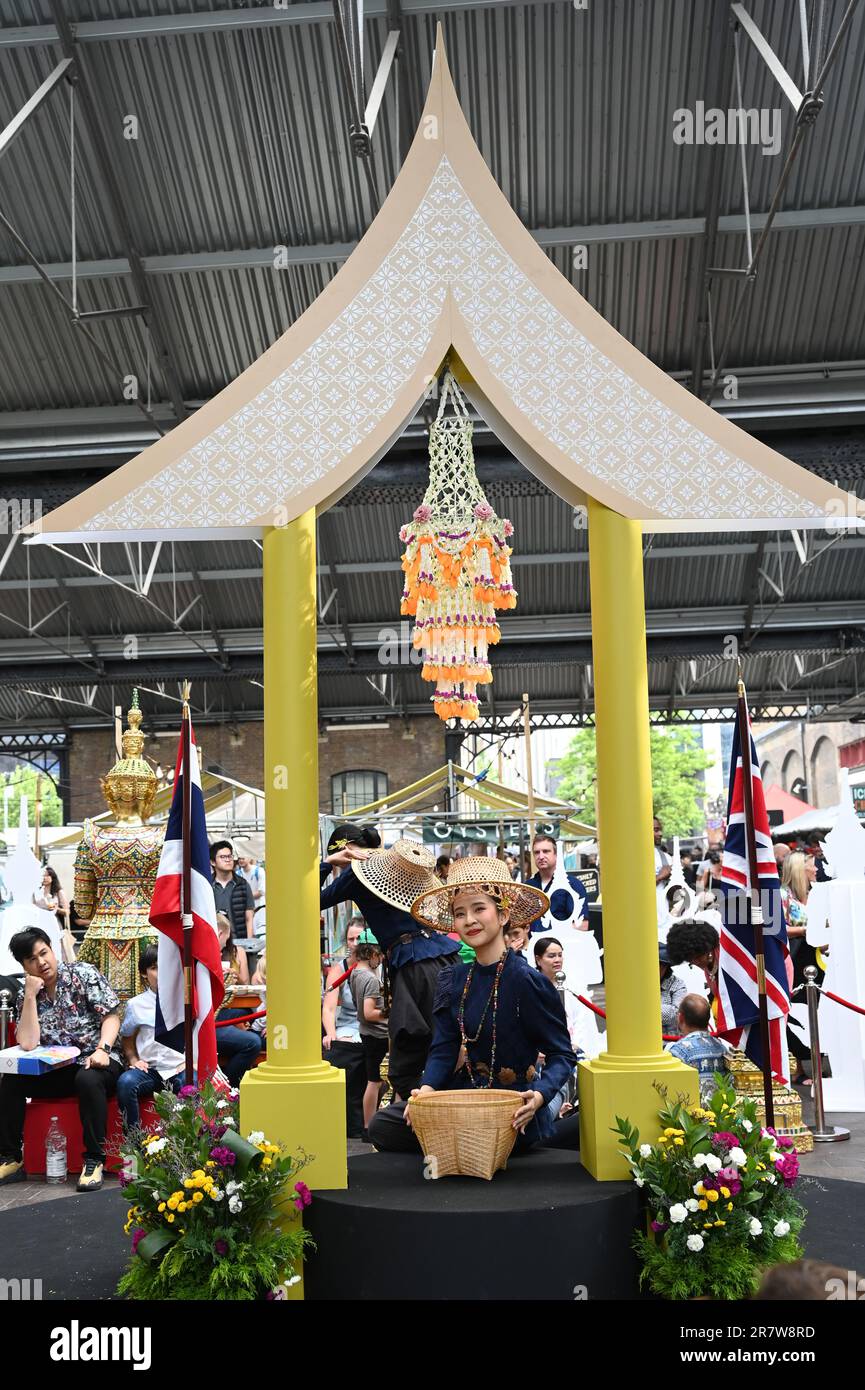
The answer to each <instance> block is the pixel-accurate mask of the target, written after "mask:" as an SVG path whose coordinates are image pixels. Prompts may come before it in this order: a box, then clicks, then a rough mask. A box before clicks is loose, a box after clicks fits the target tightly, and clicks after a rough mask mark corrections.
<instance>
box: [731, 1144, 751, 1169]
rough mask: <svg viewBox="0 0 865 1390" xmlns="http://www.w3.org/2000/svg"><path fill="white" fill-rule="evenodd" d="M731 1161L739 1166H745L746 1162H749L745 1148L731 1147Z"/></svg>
mask: <svg viewBox="0 0 865 1390" xmlns="http://www.w3.org/2000/svg"><path fill="white" fill-rule="evenodd" d="M730 1162H731V1163H735V1164H736V1166H737V1168H744V1166H745V1164H746V1163H747V1162H748V1155H747V1154H746V1153H745V1150H744V1149H731V1150H730Z"/></svg>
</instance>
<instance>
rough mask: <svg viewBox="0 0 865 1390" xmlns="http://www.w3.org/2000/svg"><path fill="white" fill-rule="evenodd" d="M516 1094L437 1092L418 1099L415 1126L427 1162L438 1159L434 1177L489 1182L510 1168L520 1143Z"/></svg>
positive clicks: (414, 1107) (413, 1107)
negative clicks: (516, 1146)
mask: <svg viewBox="0 0 865 1390" xmlns="http://www.w3.org/2000/svg"><path fill="white" fill-rule="evenodd" d="M519 1108H520V1100H519V1095H518V1094H517V1092H516V1091H505V1090H493V1089H490V1090H484V1091H437V1092H436V1093H435V1095H430V1096H415V1098H414V1100H413V1101H412V1102H411V1123H412V1129H413V1130H414V1132H415V1134H416V1136H417V1139H418V1143H419V1144H420V1146H421V1149H422V1150H423V1153H424V1157H425V1158H427V1159H434V1160H435V1162H434V1164H432V1165H431V1172H430V1176H431V1177H433V1178H446V1177H451V1176H454V1175H459V1176H461V1177H464V1178H487V1179H488V1180H489V1179H490V1178H491V1177H492V1176H493V1173H497V1172H498V1170H499V1168H506V1167H507V1164H508V1158H509V1156H510V1152H511V1149H512V1148H513V1147H514V1144H515V1142H516V1138H517V1131H516V1130H515V1129H514V1127H513V1118H514V1115H515V1114H516V1112H517V1110H519Z"/></svg>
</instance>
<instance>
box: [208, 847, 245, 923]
mask: <svg viewBox="0 0 865 1390" xmlns="http://www.w3.org/2000/svg"><path fill="white" fill-rule="evenodd" d="M210 865H211V868H212V869H213V896H214V898H215V899H216V910H217V912H224V913H225V915H226V917H227V918H228V920H229V922H230V923H231V935H232V936H249V937H251V936H253V934H254V933H253V929H252V918H253V914H254V912H255V899H254V898H253V896H252V889H251V888H250V886H249V884H248V883H247V881H246V879H245V878H244V877H243V875H242V874H238V873H235V871H234V850H233V848H232V845H231V841H230V840H216V841H214V843H213V844H212V845H211V846H210Z"/></svg>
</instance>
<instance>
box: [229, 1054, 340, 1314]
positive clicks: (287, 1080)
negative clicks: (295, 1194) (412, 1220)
mask: <svg viewBox="0 0 865 1390" xmlns="http://www.w3.org/2000/svg"><path fill="white" fill-rule="evenodd" d="M256 1129H260V1130H261V1131H262V1132H263V1134H264V1136H265V1138H267V1139H269V1140H270V1142H271V1143H272V1144H284V1145H285V1147H286V1148H287V1149H288V1150H289V1152H290V1153H297V1152H298V1150H299V1149H300V1148H301V1147H302V1148H303V1149H304V1150H305V1152H306V1153H308V1154H309V1156H310V1161H309V1163H308V1164H307V1166H306V1167H305V1168H304V1169H303V1171H302V1173H300V1175H299V1177H300V1180H301V1181H303V1182H305V1183H306V1185H307V1187H309V1188H311V1189H313V1191H314V1190H315V1189H321V1188H328V1187H348V1158H347V1146H346V1137H345V1073H344V1072H342V1071H340V1069H339V1067H332V1066H331V1065H330V1063H329V1062H319V1063H317V1064H316V1065H313V1066H309V1067H281V1066H278V1065H275V1064H274V1063H272V1062H262V1064H261V1066H259V1067H253V1068H252V1070H251V1071H248V1072H247V1073H246V1075H245V1076H244V1077H243V1079H242V1081H241V1083H240V1132H241V1134H242V1135H243V1137H244V1138H246V1136H247V1134H251V1133H252V1131H253V1130H256ZM302 1220H303V1218H302V1216H301V1215H300V1213H299V1212H298V1211H297V1209H296V1208H295V1207H294V1206H293V1204H292V1202H291V1200H290V1196H287V1197H286V1205H285V1211H284V1214H283V1216H282V1217H281V1219H280V1225H281V1226H282V1227H283V1229H286V1228H288V1227H290V1226H291V1225H293V1224H294V1223H295V1222H300V1221H302ZM297 1272H298V1273H299V1274H300V1276H301V1279H300V1283H299V1284H293V1285H292V1287H291V1288H290V1289H289V1290H288V1297H289V1300H290V1301H291V1302H298V1301H300V1300H302V1299H303V1297H304V1278H303V1266H302V1265H301V1267H300V1269H299V1270H298V1271H297Z"/></svg>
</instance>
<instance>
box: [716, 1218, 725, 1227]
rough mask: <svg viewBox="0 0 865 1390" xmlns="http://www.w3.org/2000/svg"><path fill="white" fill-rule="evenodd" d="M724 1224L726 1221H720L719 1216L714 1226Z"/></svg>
mask: <svg viewBox="0 0 865 1390" xmlns="http://www.w3.org/2000/svg"><path fill="white" fill-rule="evenodd" d="M726 1224H727V1223H726V1221H721V1220H720V1218H719V1219H718V1220H717V1221H716V1222H715V1225H716V1226H726Z"/></svg>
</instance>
